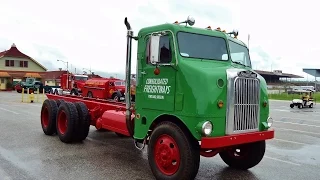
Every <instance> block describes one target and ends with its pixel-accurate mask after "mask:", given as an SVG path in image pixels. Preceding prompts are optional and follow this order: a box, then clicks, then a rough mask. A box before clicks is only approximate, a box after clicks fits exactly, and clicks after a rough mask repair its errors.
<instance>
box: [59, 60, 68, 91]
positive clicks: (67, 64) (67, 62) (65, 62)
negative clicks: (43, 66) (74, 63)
mask: <svg viewBox="0 0 320 180" xmlns="http://www.w3.org/2000/svg"><path fill="white" fill-rule="evenodd" d="M57 61H61V62H63V63H66V64H67V89H68V90H69V62H68V61H62V60H59V59H58V60H57Z"/></svg>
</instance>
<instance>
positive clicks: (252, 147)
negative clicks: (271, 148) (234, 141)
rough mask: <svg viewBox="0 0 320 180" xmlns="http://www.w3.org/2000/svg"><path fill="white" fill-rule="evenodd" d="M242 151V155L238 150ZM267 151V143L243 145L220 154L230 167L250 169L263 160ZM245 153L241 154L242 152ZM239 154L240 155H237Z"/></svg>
mask: <svg viewBox="0 0 320 180" xmlns="http://www.w3.org/2000/svg"><path fill="white" fill-rule="evenodd" d="M237 149H240V154H239V152H237V151H236V150H237ZM265 149H266V142H265V141H258V142H254V143H248V144H242V145H239V146H235V147H232V148H230V149H228V150H225V151H223V152H220V153H219V155H220V157H221V159H222V160H223V161H224V162H225V163H226V164H227V165H229V166H230V167H232V168H235V169H241V170H247V169H250V168H252V167H254V166H256V165H257V164H259V163H260V161H261V160H262V158H263V156H264V153H265ZM242 151H243V152H244V153H243V154H241V152H242ZM237 153H238V154H237Z"/></svg>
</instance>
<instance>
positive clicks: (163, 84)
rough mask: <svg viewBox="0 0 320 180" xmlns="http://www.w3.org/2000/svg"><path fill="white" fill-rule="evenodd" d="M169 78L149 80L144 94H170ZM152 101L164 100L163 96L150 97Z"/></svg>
mask: <svg viewBox="0 0 320 180" xmlns="http://www.w3.org/2000/svg"><path fill="white" fill-rule="evenodd" d="M168 82H169V80H168V79H167V78H158V79H153V78H152V79H147V80H146V84H145V86H144V89H143V92H145V93H148V94H169V93H170V88H171V86H168V85H167V84H168ZM148 98H151V99H164V96H163V95H148Z"/></svg>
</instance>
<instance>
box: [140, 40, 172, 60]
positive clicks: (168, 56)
mask: <svg viewBox="0 0 320 180" xmlns="http://www.w3.org/2000/svg"><path fill="white" fill-rule="evenodd" d="M149 50H150V39H149V38H148V39H147V44H146V63H147V64H151V62H150V58H149V54H150V53H149ZM159 52H160V63H170V62H171V61H172V49H171V43H170V36H169V35H165V36H161V37H160V46H159Z"/></svg>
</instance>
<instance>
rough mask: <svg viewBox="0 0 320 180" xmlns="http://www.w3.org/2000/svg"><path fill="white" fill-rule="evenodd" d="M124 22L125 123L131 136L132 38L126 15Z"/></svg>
mask: <svg viewBox="0 0 320 180" xmlns="http://www.w3.org/2000/svg"><path fill="white" fill-rule="evenodd" d="M124 24H125V25H126V27H127V59H126V90H125V93H126V95H125V101H126V124H127V128H128V131H129V134H130V136H133V130H134V129H133V123H132V119H131V115H132V111H131V92H130V87H131V44H132V38H133V31H132V29H131V26H130V24H129V22H128V20H127V17H126V18H125V19H124Z"/></svg>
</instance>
